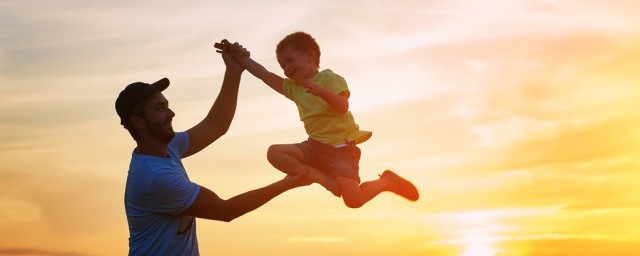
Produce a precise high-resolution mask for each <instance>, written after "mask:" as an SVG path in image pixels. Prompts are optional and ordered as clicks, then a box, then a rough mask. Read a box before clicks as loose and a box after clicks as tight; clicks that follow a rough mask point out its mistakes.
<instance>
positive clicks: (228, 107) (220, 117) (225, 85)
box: [183, 52, 244, 157]
mask: <svg viewBox="0 0 640 256" xmlns="http://www.w3.org/2000/svg"><path fill="white" fill-rule="evenodd" d="M222 58H223V60H224V63H225V65H226V70H225V72H224V79H223V81H222V88H221V89H220V94H218V98H216V100H215V102H214V103H213V106H212V107H211V109H210V110H209V113H208V114H207V116H206V117H205V118H204V119H203V120H202V121H200V123H198V124H197V125H196V126H194V127H193V128H191V129H189V130H188V131H187V132H188V133H189V149H188V150H187V152H185V154H184V155H183V157H188V156H190V155H193V154H195V153H197V152H199V151H200V150H202V149H204V148H205V147H207V146H209V145H210V144H211V143H213V142H214V141H216V140H217V139H218V138H220V137H221V136H222V135H224V134H225V133H227V131H228V130H229V126H231V120H233V116H234V115H235V112H236V105H237V102H238V87H239V85H240V76H241V75H242V72H243V71H244V68H243V67H242V66H241V65H240V64H239V63H237V62H236V61H235V60H233V58H231V56H229V55H228V54H227V53H225V52H223V53H222Z"/></svg>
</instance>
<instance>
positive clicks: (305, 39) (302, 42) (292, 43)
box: [276, 32, 320, 67]
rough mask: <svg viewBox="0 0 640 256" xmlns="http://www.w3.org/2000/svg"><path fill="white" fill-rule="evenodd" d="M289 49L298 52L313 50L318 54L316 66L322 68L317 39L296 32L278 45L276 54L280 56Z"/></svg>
mask: <svg viewBox="0 0 640 256" xmlns="http://www.w3.org/2000/svg"><path fill="white" fill-rule="evenodd" d="M287 47H291V48H293V49H294V50H297V51H306V50H309V49H311V50H313V51H315V52H316V53H317V54H316V59H315V61H316V66H318V67H320V46H319V45H318V43H317V42H316V39H315V38H313V37H312V36H311V35H309V34H307V33H305V32H295V33H293V34H290V35H288V36H286V37H285V38H284V39H282V40H281V41H280V43H278V46H277V47H276V54H280V53H281V52H282V51H284V49H286V48H287Z"/></svg>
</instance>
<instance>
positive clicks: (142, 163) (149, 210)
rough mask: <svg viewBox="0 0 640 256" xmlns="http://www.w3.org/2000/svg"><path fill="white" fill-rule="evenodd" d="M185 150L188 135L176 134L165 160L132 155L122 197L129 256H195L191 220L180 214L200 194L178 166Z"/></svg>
mask: <svg viewBox="0 0 640 256" xmlns="http://www.w3.org/2000/svg"><path fill="white" fill-rule="evenodd" d="M187 148H189V135H188V133H187V132H180V133H176V136H175V137H174V138H173V140H172V141H171V142H170V143H169V148H168V151H167V153H168V155H169V157H168V158H160V157H155V156H149V155H141V154H137V153H135V152H133V154H132V156H131V164H130V165H129V174H128V176H127V186H126V189H125V193H124V203H125V210H126V213H127V221H128V222H129V234H130V236H129V255H199V252H198V239H197V237H196V221H195V218H194V217H191V216H187V215H183V214H182V212H184V210H186V209H187V208H189V206H191V204H192V203H193V201H195V199H196V197H197V196H198V193H199V192H200V186H198V184H196V183H193V182H191V181H190V180H189V177H188V176H187V172H186V171H185V169H184V166H183V165H182V161H181V159H182V155H183V154H184V153H185V152H186V151H187Z"/></svg>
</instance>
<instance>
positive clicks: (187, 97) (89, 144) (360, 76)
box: [0, 0, 640, 256]
mask: <svg viewBox="0 0 640 256" xmlns="http://www.w3.org/2000/svg"><path fill="white" fill-rule="evenodd" d="M639 9H640V2H638V1H631V0H620V1H578V0H555V1H551V0H549V1H542V0H522V1H472V0H466V1H464V0H449V1H438V0H434V1H404V0H399V1H398V0H395V1H308V0H295V1H293V0H291V1H289V0H285V1H254V0H253V1H242V2H239V1H202V0H194V1H148V0H143V1H105V0H93V1H84V0H82V1H81V0H67V1H41V0H34V1H19V0H4V1H2V2H0V24H1V25H0V95H1V96H0V99H1V103H0V141H1V143H0V161H1V162H2V165H1V166H0V230H2V231H1V232H0V255H29V256H33V255H47V256H50V255H51V256H53V255H55V256H59V255H71V256H88V255H92V256H95V255H123V254H126V253H127V252H128V236H129V233H128V228H127V222H126V216H125V212H124V200H123V196H124V185H125V182H126V175H127V168H128V163H129V160H130V156H131V151H132V150H133V148H134V147H135V144H134V143H133V140H132V139H131V138H130V136H129V134H128V133H127V132H126V131H125V130H124V129H123V128H122V127H121V126H120V125H119V119H118V117H117V115H116V113H115V109H114V102H115V99H116V97H117V95H118V93H119V92H120V91H121V90H122V89H123V88H124V87H125V86H126V85H127V84H129V83H132V82H136V81H143V82H154V81H156V80H159V79H160V78H162V77H167V78H169V79H170V80H171V86H170V87H169V88H168V89H167V90H166V91H164V95H165V97H167V99H168V100H169V101H170V104H171V108H172V109H173V110H174V112H176V117H175V118H174V119H173V127H174V129H176V130H179V131H180V130H186V129H189V128H190V127H192V126H193V125H195V124H196V123H197V122H198V121H200V120H201V119H202V118H203V117H204V116H205V115H206V113H207V111H208V110H209V107H210V106H211V104H212V103H213V100H214V99H215V97H216V96H217V94H218V92H219V90H220V86H221V83H222V76H223V73H224V64H223V61H222V59H221V57H220V55H219V54H217V53H216V52H215V49H214V48H213V44H214V43H215V42H218V41H220V40H222V39H228V40H230V41H232V42H236V41H237V42H240V43H241V44H242V45H244V46H245V47H246V48H247V49H248V50H249V51H251V56H252V58H253V59H254V60H256V61H258V62H259V63H262V64H263V65H264V66H265V67H266V68H267V69H269V70H271V71H273V72H274V73H277V74H281V75H282V71H281V70H280V68H279V66H278V64H277V61H276V59H275V45H276V44H277V43H278V42H279V40H280V39H282V38H283V37H284V36H286V35H287V34H289V33H292V32H295V31H305V32H307V33H310V34H311V35H313V36H314V37H315V38H316V40H317V41H318V43H319V44H320V49H321V52H322V55H321V61H320V66H321V69H327V68H328V69H331V70H333V71H334V72H335V73H338V74H340V75H341V76H343V77H344V78H345V79H346V81H347V83H348V85H349V89H350V91H351V97H350V99H349V101H350V110H351V112H352V113H353V115H354V117H355V119H356V122H357V123H358V124H359V125H360V127H361V128H362V129H364V130H370V131H373V134H374V135H373V137H372V139H371V140H369V141H368V142H366V143H364V144H361V145H360V147H361V149H362V154H363V155H362V159H361V161H360V175H361V178H362V179H363V180H365V181H366V180H372V179H377V177H378V176H377V175H378V174H380V173H382V171H384V170H385V169H391V170H394V171H395V172H397V173H399V174H400V175H402V176H404V177H405V178H407V179H409V180H411V181H413V182H414V183H415V184H416V186H417V187H418V188H419V191H420V193H421V197H420V200H419V201H417V202H409V201H407V200H404V199H402V198H400V197H398V196H396V195H394V194H391V193H383V194H381V195H379V196H378V197H377V198H375V199H373V200H372V201H371V202H369V203H368V204H367V205H365V206H364V207H362V208H360V209H350V208H347V207H346V206H345V205H344V204H343V203H342V201H341V200H340V199H338V198H335V197H333V196H332V195H331V194H330V193H329V192H328V191H326V190H324V189H322V188H321V187H320V186H319V185H317V184H313V185H311V186H307V187H303V188H298V189H295V190H291V191H288V192H286V193H284V194H282V195H281V196H279V197H278V198H276V199H274V200H272V201H271V202H269V203H268V204H267V205H265V206H264V207H262V208H260V209H258V210H256V211H254V212H251V213H248V214H247V215H245V216H243V217H241V218H239V219H236V220H234V221H233V222H230V223H225V222H216V221H209V220H198V237H199V243H200V252H201V253H202V254H203V255H444V256H449V255H456V256H471V255H473V256H498V255H500V256H505V255H509V256H511V255H517V256H520V255H535V256H547V255H570V256H571V255H581V256H584V255H599V256H602V255H605V256H606V255H633V254H635V253H637V252H638V251H640V218H638V216H639V214H640V207H639V206H640V187H638V186H637V184H638V183H639V182H640V172H639V171H640V133H639V132H638V130H640V118H639V117H640V101H638V98H640V84H639V81H640V72H638V71H640V70H638V67H640V18H639V17H640V16H638V15H637V10H639ZM240 87H241V88H240V93H239V99H238V108H237V112H236V116H235V119H234V121H233V123H232V125H231V129H230V131H229V132H228V133H227V134H226V135H225V136H224V137H223V138H221V139H220V140H218V141H216V142H215V143H214V144H213V145H211V146H210V147H208V148H207V149H206V150H204V151H202V152H201V153H199V154H197V155H195V156H192V157H190V158H187V159H185V160H184V164H185V166H186V169H187V172H188V173H189V176H190V178H191V180H192V181H194V182H196V183H198V184H200V185H202V186H204V187H207V188H209V189H211V190H213V191H215V192H216V193H217V194H218V195H220V196H221V197H223V198H230V197H232V196H234V195H237V194H239V193H242V192H244V191H248V190H251V189H255V188H258V187H261V186H264V185H267V184H270V183H271V182H274V181H276V180H279V179H281V178H283V177H284V175H283V174H282V173H280V172H279V171H277V170H276V169H274V168H273V167H271V166H270V165H269V163H268V161H267V160H266V157H265V155H266V150H267V148H268V147H269V145H271V144H282V143H296V142H300V141H302V140H304V139H305V138H306V135H305V133H304V129H303V126H302V123H301V122H300V121H299V120H298V115H297V111H296V109H295V106H294V105H293V104H292V103H290V102H289V101H288V100H286V99H285V98H284V97H282V96H280V95H278V94H277V93H275V92H273V91H272V90H271V89H270V88H268V87H267V86H265V85H264V84H262V82H261V81H259V80H258V79H256V78H254V77H252V76H251V74H249V73H248V72H245V73H244V74H243V77H242V81H241V86H240Z"/></svg>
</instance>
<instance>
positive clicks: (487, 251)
mask: <svg viewBox="0 0 640 256" xmlns="http://www.w3.org/2000/svg"><path fill="white" fill-rule="evenodd" d="M492 240H494V239H492V238H490V237H484V236H471V237H465V238H464V239H463V242H464V244H465V245H466V246H465V250H464V252H463V253H462V254H460V256H494V255H496V252H497V250H496V249H494V248H492V247H491V241H492Z"/></svg>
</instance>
